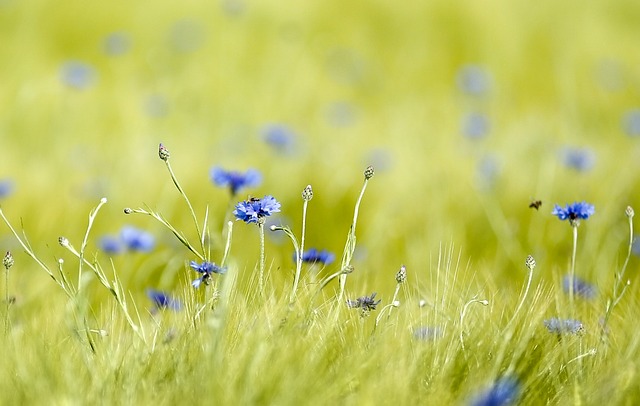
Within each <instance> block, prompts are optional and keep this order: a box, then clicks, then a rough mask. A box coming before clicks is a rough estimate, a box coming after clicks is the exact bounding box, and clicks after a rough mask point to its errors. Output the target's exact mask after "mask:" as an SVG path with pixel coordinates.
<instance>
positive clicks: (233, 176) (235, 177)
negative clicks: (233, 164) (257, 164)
mask: <svg viewBox="0 0 640 406" xmlns="http://www.w3.org/2000/svg"><path fill="white" fill-rule="evenodd" d="M209 175H210V176H211V180H212V181H213V183H215V184H216V185H217V186H221V187H226V186H228V187H229V190H231V195H232V196H235V194H236V193H238V191H239V190H240V189H243V188H248V187H256V186H258V185H259V184H260V183H261V182H262V175H261V174H260V172H258V171H257V170H255V169H248V170H247V171H246V172H245V173H241V172H237V171H225V170H224V169H222V168H221V167H219V166H215V167H213V168H211V171H209Z"/></svg>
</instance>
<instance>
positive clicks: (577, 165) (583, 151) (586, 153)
mask: <svg viewBox="0 0 640 406" xmlns="http://www.w3.org/2000/svg"><path fill="white" fill-rule="evenodd" d="M560 158H561V160H562V162H563V163H564V165H565V166H566V167H568V168H571V169H575V170H576V171H578V172H586V171H588V170H590V169H592V168H593V167H594V165H595V164H596V154H595V152H593V150H591V149H589V148H570V147H565V148H563V149H562V150H560Z"/></svg>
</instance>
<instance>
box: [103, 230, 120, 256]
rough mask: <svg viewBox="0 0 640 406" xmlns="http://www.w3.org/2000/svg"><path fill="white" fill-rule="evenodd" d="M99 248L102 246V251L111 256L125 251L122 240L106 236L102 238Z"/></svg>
mask: <svg viewBox="0 0 640 406" xmlns="http://www.w3.org/2000/svg"><path fill="white" fill-rule="evenodd" d="M98 246H100V249H102V251H104V252H106V253H107V254H110V255H115V254H119V253H121V252H122V250H123V247H122V242H121V241H120V239H119V238H117V237H114V236H112V235H105V236H104V237H102V238H100V241H99V242H98Z"/></svg>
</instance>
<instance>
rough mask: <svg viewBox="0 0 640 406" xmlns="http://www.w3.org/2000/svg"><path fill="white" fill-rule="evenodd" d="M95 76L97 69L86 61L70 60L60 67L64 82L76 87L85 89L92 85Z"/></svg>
mask: <svg viewBox="0 0 640 406" xmlns="http://www.w3.org/2000/svg"><path fill="white" fill-rule="evenodd" d="M95 78H96V72H95V69H94V68H93V67H92V66H91V65H89V64H87V63H84V62H79V61H69V62H66V63H64V64H63V65H62V67H61V68H60V80H61V81H62V83H64V84H65V85H67V86H69V87H72V88H75V89H85V88H87V87H89V86H91V85H92V84H93V82H94V81H95Z"/></svg>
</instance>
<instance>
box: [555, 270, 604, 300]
mask: <svg viewBox="0 0 640 406" xmlns="http://www.w3.org/2000/svg"><path fill="white" fill-rule="evenodd" d="M570 288H571V276H569V275H567V276H565V277H564V278H563V279H562V289H563V290H564V292H565V293H569V290H570ZM573 293H574V294H576V295H578V296H580V297H583V298H585V299H593V298H594V297H596V294H597V293H598V291H597V290H596V287H595V286H593V285H592V284H590V283H589V282H587V281H584V280H582V279H580V278H577V277H575V276H574V277H573Z"/></svg>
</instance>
